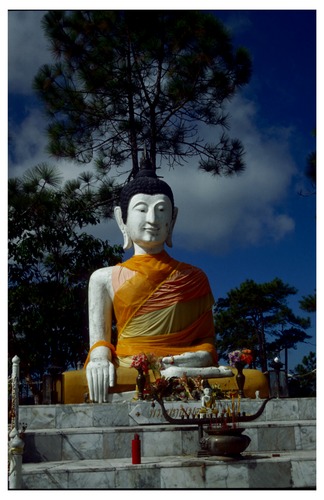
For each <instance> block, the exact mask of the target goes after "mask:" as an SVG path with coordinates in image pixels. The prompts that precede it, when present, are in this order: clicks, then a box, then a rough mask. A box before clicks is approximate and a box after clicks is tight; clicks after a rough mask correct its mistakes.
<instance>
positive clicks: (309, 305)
mask: <svg viewBox="0 0 324 500" xmlns="http://www.w3.org/2000/svg"><path fill="white" fill-rule="evenodd" d="M299 305H300V308H301V309H302V310H303V311H306V312H309V313H314V312H316V294H315V293H314V294H309V295H306V296H304V297H303V298H302V300H300V301H299Z"/></svg>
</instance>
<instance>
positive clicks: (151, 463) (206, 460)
mask: <svg viewBox="0 0 324 500" xmlns="http://www.w3.org/2000/svg"><path fill="white" fill-rule="evenodd" d="M315 459H316V451H315V450H298V451H294V450H293V451H283V452H278V451H265V452H244V453H243V454H242V459H240V460H235V461H229V460H226V458H224V460H220V459H219V457H212V456H209V457H197V456H194V455H186V456H183V455H172V456H170V455H168V456H161V457H142V458H141V464H137V465H133V464H132V461H131V458H130V457H127V458H103V459H85V460H66V461H55V462H39V463H25V464H23V465H22V470H23V474H39V473H41V472H46V471H51V473H53V472H57V473H64V472H67V471H71V470H73V471H75V472H76V471H79V472H83V471H85V470H87V471H98V470H118V469H132V468H134V467H136V468H151V469H152V468H157V467H161V468H162V467H184V466H186V467H191V466H196V465H202V464H206V465H208V464H210V465H211V464H215V463H220V464H226V463H227V464H229V463H235V464H240V465H244V464H248V463H251V462H256V461H258V462H259V461H262V462H265V461H266V462H270V461H272V462H273V461H276V462H284V461H287V460H303V461H313V460H315Z"/></svg>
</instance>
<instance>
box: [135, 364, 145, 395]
mask: <svg viewBox="0 0 324 500" xmlns="http://www.w3.org/2000/svg"><path fill="white" fill-rule="evenodd" d="M137 371H138V375H137V377H136V384H137V389H138V399H144V389H145V385H146V375H145V373H144V372H143V370H142V369H141V368H137Z"/></svg>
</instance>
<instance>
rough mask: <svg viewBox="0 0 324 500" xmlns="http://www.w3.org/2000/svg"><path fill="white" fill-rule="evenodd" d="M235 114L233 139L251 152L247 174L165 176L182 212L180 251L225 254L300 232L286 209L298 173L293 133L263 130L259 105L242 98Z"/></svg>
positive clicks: (192, 168)
mask: <svg viewBox="0 0 324 500" xmlns="http://www.w3.org/2000/svg"><path fill="white" fill-rule="evenodd" d="M231 115H232V118H231V123H232V124H233V127H232V130H231V132H233V133H231V135H233V136H237V137H239V138H240V139H241V140H242V142H243V143H244V145H245V148H246V158H245V160H246V164H247V169H246V171H245V172H244V173H243V174H241V175H239V176H236V177H231V178H219V177H211V176H210V175H208V174H204V173H202V172H199V171H198V170H197V168H196V167H195V166H194V165H191V166H189V167H186V168H183V169H178V170H177V171H174V172H170V173H169V174H168V175H166V176H165V180H167V181H168V182H169V183H170V184H171V186H172V187H173V189H174V194H175V198H176V203H177V204H178V205H179V208H180V212H179V218H178V222H177V227H176V230H177V233H176V234H177V236H176V240H177V245H178V246H184V247H185V246H187V245H189V244H190V246H191V247H192V248H196V249H204V250H207V249H209V251H212V252H213V253H219V252H220V253H221V252H223V251H226V250H227V249H228V248H229V247H230V246H231V245H236V246H237V245H240V246H248V245H256V244H262V243H263V242H268V241H269V240H280V239H282V238H284V237H285V236H286V235H287V234H289V233H290V232H291V231H293V229H294V221H293V219H292V218H291V217H290V216H289V215H288V214H285V213H284V211H281V209H280V205H281V204H283V202H284V201H285V198H286V196H287V192H288V188H289V186H290V184H291V182H292V178H293V176H294V174H295V165H294V162H293V160H292V158H291V156H290V153H289V140H288V139H289V131H287V130H278V131H275V130H274V129H272V130H271V131H260V130H259V129H258V128H257V126H256V118H257V117H256V114H255V110H254V105H253V103H251V102H247V101H244V100H243V99H242V98H240V97H237V98H236V99H235V100H234V101H233V103H232V104H231Z"/></svg>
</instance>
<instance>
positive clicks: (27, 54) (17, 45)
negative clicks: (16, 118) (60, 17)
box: [8, 10, 49, 95]
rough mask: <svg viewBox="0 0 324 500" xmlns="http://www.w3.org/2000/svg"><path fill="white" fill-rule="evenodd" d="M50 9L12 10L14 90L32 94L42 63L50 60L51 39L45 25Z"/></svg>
mask: <svg viewBox="0 0 324 500" xmlns="http://www.w3.org/2000/svg"><path fill="white" fill-rule="evenodd" d="M46 12H47V11H39V10H36V11H33V10H19V11H9V13H8V84H9V90H10V91H11V92H17V93H19V94H25V95H28V94H31V93H32V82H33V79H34V77H35V75H36V72H37V71H38V69H39V67H40V66H41V65H42V64H45V63H46V62H49V51H48V42H47V40H46V39H45V36H44V32H43V30H42V28H41V19H42V17H43V16H44V14H45V13H46Z"/></svg>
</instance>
